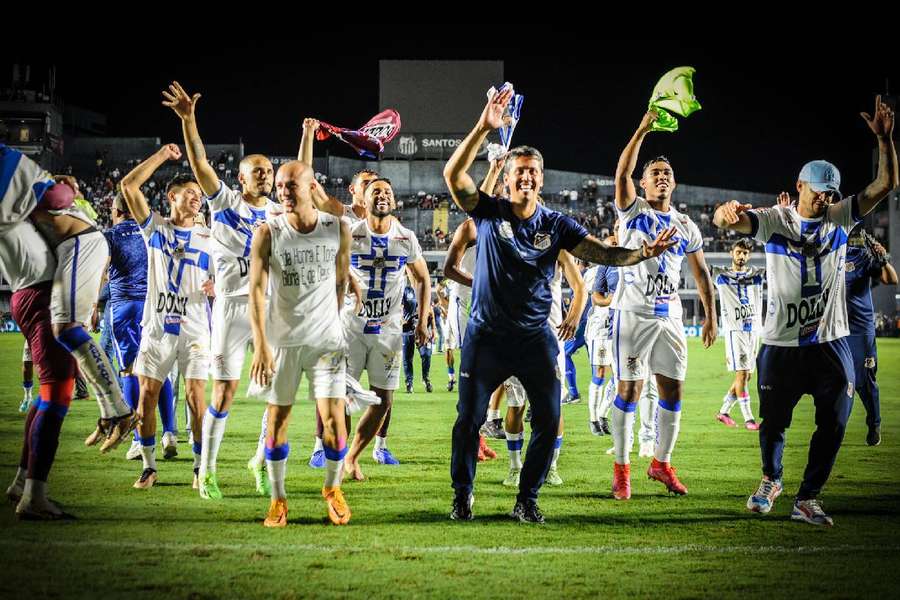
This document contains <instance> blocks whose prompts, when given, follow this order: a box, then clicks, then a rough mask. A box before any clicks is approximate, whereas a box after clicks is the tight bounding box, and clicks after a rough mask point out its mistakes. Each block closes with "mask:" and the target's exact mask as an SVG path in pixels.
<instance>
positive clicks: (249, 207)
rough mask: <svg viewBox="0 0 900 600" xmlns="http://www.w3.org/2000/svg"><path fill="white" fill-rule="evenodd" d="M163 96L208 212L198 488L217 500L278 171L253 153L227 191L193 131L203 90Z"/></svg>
mask: <svg viewBox="0 0 900 600" xmlns="http://www.w3.org/2000/svg"><path fill="white" fill-rule="evenodd" d="M163 96H164V98H165V100H164V101H163V104H164V105H165V106H168V107H169V108H171V109H172V110H173V111H174V112H175V114H176V115H178V117H179V118H180V119H181V129H182V133H183V134H184V145H185V148H186V149H187V156H188V161H189V162H190V164H191V170H192V171H193V172H194V177H195V178H196V180H197V183H198V184H199V185H200V189H201V190H203V194H204V195H205V196H206V201H207V202H208V203H209V207H210V212H211V215H212V235H213V242H212V245H211V248H212V257H213V262H214V264H215V269H216V270H215V286H216V301H215V303H214V304H213V315H212V323H213V327H212V347H211V356H212V370H211V374H212V378H213V394H212V398H211V400H210V403H209V408H208V409H207V411H206V412H205V413H204V414H203V415H202V419H203V435H202V438H199V439H201V440H202V442H201V444H202V451H203V454H202V456H201V459H200V471H199V478H200V488H199V492H200V497H201V498H206V499H213V500H218V499H221V498H222V491H221V490H220V489H219V482H218V478H217V477H216V461H217V459H218V454H219V447H220V446H221V444H222V439H223V437H224V436H225V427H226V423H227V419H228V414H229V411H230V410H231V406H232V404H233V403H234V394H235V392H236V391H237V388H238V384H239V383H240V379H241V370H242V369H243V368H244V356H245V352H246V350H247V344H248V343H249V342H250V319H249V317H248V315H247V304H248V299H247V298H248V288H247V286H248V282H249V273H250V270H249V264H250V262H249V260H250V241H251V239H252V238H253V232H254V230H255V229H256V228H257V227H259V226H260V224H262V223H263V222H264V221H265V220H266V219H269V218H272V217H274V216H277V215H279V214H281V207H280V206H279V205H278V204H277V203H276V202H273V201H272V200H270V199H269V194H271V193H272V181H273V178H274V175H275V173H274V171H273V169H272V163H271V162H270V161H269V159H268V158H266V157H265V156H262V155H260V154H251V155H248V156H246V157H244V159H243V160H241V163H240V166H239V173H238V181H239V182H240V184H241V191H239V192H238V191H235V190H232V189H230V188H229V187H228V186H227V185H226V184H225V182H224V181H221V180H220V179H219V176H218V175H217V174H216V171H215V169H214V168H213V167H212V166H211V165H210V164H209V163H208V162H207V160H206V149H205V148H204V146H203V142H202V140H201V139H200V133H199V131H198V129H197V119H196V115H195V112H196V107H197V101H198V100H199V99H200V94H194V95H193V96H191V95H189V94H188V93H187V92H185V91H184V89H183V88H182V87H181V85H179V84H178V82H177V81H176V82H173V83H172V85H170V86H169V90H168V91H164V92H163ZM264 427H265V424H263V428H264ZM195 441H197V440H195ZM260 453H261V448H258V449H257V455H256V457H255V460H254V459H251V460H250V462H249V463H248V465H247V467H248V469H249V470H250V472H251V473H252V474H253V476H254V479H255V483H256V491H257V493H259V494H261V495H262V494H265V493H266V489H265V482H266V477H265V473H264V472H263V469H264V463H263V462H262V457H261V456H260Z"/></svg>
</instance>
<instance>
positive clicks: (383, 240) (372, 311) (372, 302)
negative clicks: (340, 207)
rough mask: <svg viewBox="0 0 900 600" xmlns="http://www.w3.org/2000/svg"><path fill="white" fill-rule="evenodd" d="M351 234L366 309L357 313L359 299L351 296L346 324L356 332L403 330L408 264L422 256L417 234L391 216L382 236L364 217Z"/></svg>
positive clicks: (353, 266) (352, 260) (354, 267)
mask: <svg viewBox="0 0 900 600" xmlns="http://www.w3.org/2000/svg"><path fill="white" fill-rule="evenodd" d="M350 235H351V237H352V238H353V241H352V243H351V245H350V271H351V273H352V274H353V276H354V277H356V279H357V281H359V284H360V288H361V289H362V294H363V309H362V312H360V313H358V314H357V313H356V312H355V310H354V308H355V304H356V298H355V297H352V296H348V297H347V301H346V303H345V305H344V308H345V310H344V311H343V315H342V316H343V322H344V327H345V328H347V330H348V331H353V332H354V333H369V334H380V333H387V334H399V333H401V332H402V329H403V289H404V287H406V272H405V270H406V269H405V267H406V265H407V263H411V262H415V261H417V260H419V259H420V258H421V257H422V248H421V247H420V246H419V241H418V240H417V239H416V234H414V233H413V232H412V231H410V230H409V229H407V228H406V227H404V226H403V225H401V224H400V222H399V221H398V220H397V219H391V226H390V228H389V229H388V232H387V233H386V234H384V235H381V234H378V233H375V232H373V231H372V230H371V229H370V228H369V222H368V220H365V219H364V220H362V221H359V222H357V223H355V224H354V225H353V226H352V227H351V228H350ZM424 301H425V302H428V299H427V298H426V299H425V300H424Z"/></svg>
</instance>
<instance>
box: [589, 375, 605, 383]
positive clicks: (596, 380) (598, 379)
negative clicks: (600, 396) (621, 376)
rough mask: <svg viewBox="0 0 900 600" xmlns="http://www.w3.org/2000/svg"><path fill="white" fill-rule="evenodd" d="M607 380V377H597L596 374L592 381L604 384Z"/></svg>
mask: <svg viewBox="0 0 900 600" xmlns="http://www.w3.org/2000/svg"><path fill="white" fill-rule="evenodd" d="M605 381H606V379H604V378H603V377H597V376H596V375H594V376H593V377H591V383H593V384H594V385H603V383H604V382H605Z"/></svg>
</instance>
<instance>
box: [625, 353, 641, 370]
mask: <svg viewBox="0 0 900 600" xmlns="http://www.w3.org/2000/svg"><path fill="white" fill-rule="evenodd" d="M625 368H626V369H628V372H629V373H631V374H632V375H637V373H638V371H640V369H641V362H640V361H639V360H638V357H637V356H629V357H628V358H627V359H626V361H625Z"/></svg>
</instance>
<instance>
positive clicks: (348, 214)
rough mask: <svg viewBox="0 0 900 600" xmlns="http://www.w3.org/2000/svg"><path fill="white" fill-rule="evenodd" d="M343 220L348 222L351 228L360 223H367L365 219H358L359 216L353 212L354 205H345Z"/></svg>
mask: <svg viewBox="0 0 900 600" xmlns="http://www.w3.org/2000/svg"><path fill="white" fill-rule="evenodd" d="M343 218H344V219H345V220H346V222H347V225H351V226H352V225H356V224H357V223H359V222H360V221H365V220H366V218H365V217H357V216H356V213H355V212H353V205H352V204H345V205H344V217H343Z"/></svg>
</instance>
